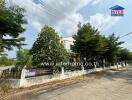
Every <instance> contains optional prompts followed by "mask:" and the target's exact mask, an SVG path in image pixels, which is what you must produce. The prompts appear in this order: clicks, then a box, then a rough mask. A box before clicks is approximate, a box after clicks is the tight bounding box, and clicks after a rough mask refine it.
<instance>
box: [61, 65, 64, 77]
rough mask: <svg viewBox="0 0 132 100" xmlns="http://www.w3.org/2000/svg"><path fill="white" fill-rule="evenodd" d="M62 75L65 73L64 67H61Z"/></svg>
mask: <svg viewBox="0 0 132 100" xmlns="http://www.w3.org/2000/svg"><path fill="white" fill-rule="evenodd" d="M61 75H65V70H64V67H61Z"/></svg>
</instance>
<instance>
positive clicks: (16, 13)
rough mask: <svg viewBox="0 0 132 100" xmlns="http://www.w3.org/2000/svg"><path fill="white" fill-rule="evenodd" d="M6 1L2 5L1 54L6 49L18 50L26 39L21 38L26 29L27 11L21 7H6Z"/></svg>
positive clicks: (0, 25)
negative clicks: (14, 47)
mask: <svg viewBox="0 0 132 100" xmlns="http://www.w3.org/2000/svg"><path fill="white" fill-rule="evenodd" d="M3 2H4V0H2V1H1V3H0V5H1V7H0V53H2V52H3V51H4V50H5V49H8V50H11V49H12V47H13V46H16V47H18V48H20V47H21V45H23V44H24V43H23V41H24V40H25V38H23V37H20V33H23V32H24V31H25V29H24V28H23V24H26V20H25V19H24V16H25V10H24V9H23V8H20V7H19V6H16V5H15V6H12V7H9V8H7V7H5V3H3Z"/></svg>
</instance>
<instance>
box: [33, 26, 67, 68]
mask: <svg viewBox="0 0 132 100" xmlns="http://www.w3.org/2000/svg"><path fill="white" fill-rule="evenodd" d="M31 53H32V55H33V64H34V65H37V66H39V65H42V64H43V63H53V64H56V63H58V62H61V61H66V60H67V58H68V53H67V51H66V50H65V49H64V46H63V44H62V43H60V38H59V36H58V33H57V32H56V31H55V30H54V29H53V28H52V27H49V26H45V27H44V28H42V30H41V32H40V33H39V35H38V38H37V40H36V41H35V42H34V44H33V47H32V49H31Z"/></svg>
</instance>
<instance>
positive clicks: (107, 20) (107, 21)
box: [89, 13, 120, 31]
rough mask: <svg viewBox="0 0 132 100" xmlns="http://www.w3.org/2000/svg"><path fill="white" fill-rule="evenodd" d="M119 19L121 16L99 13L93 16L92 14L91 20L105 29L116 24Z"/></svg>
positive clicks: (97, 26) (93, 23)
mask: <svg viewBox="0 0 132 100" xmlns="http://www.w3.org/2000/svg"><path fill="white" fill-rule="evenodd" d="M119 19H120V18H119V17H112V16H110V15H103V14H100V13H97V14H95V15H93V16H90V19H89V22H90V23H91V24H92V25H93V26H94V27H95V28H98V29H99V30H100V31H105V30H108V29H109V28H111V27H112V26H113V25H114V24H116V23H117V22H118V21H119Z"/></svg>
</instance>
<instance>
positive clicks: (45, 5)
mask: <svg viewBox="0 0 132 100" xmlns="http://www.w3.org/2000/svg"><path fill="white" fill-rule="evenodd" d="M37 1H38V2H37V3H40V4H41V6H42V7H43V8H44V9H46V10H48V12H50V13H51V14H52V13H54V12H58V13H60V14H61V15H63V16H64V17H66V18H67V19H68V20H70V21H72V22H74V23H76V22H77V21H75V20H73V19H71V18H69V17H67V15H66V14H65V13H63V12H61V11H60V10H58V9H56V8H53V7H51V6H49V5H47V4H46V3H45V2H43V1H42V0H37ZM54 15H55V16H57V15H56V14H55V13H54Z"/></svg>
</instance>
